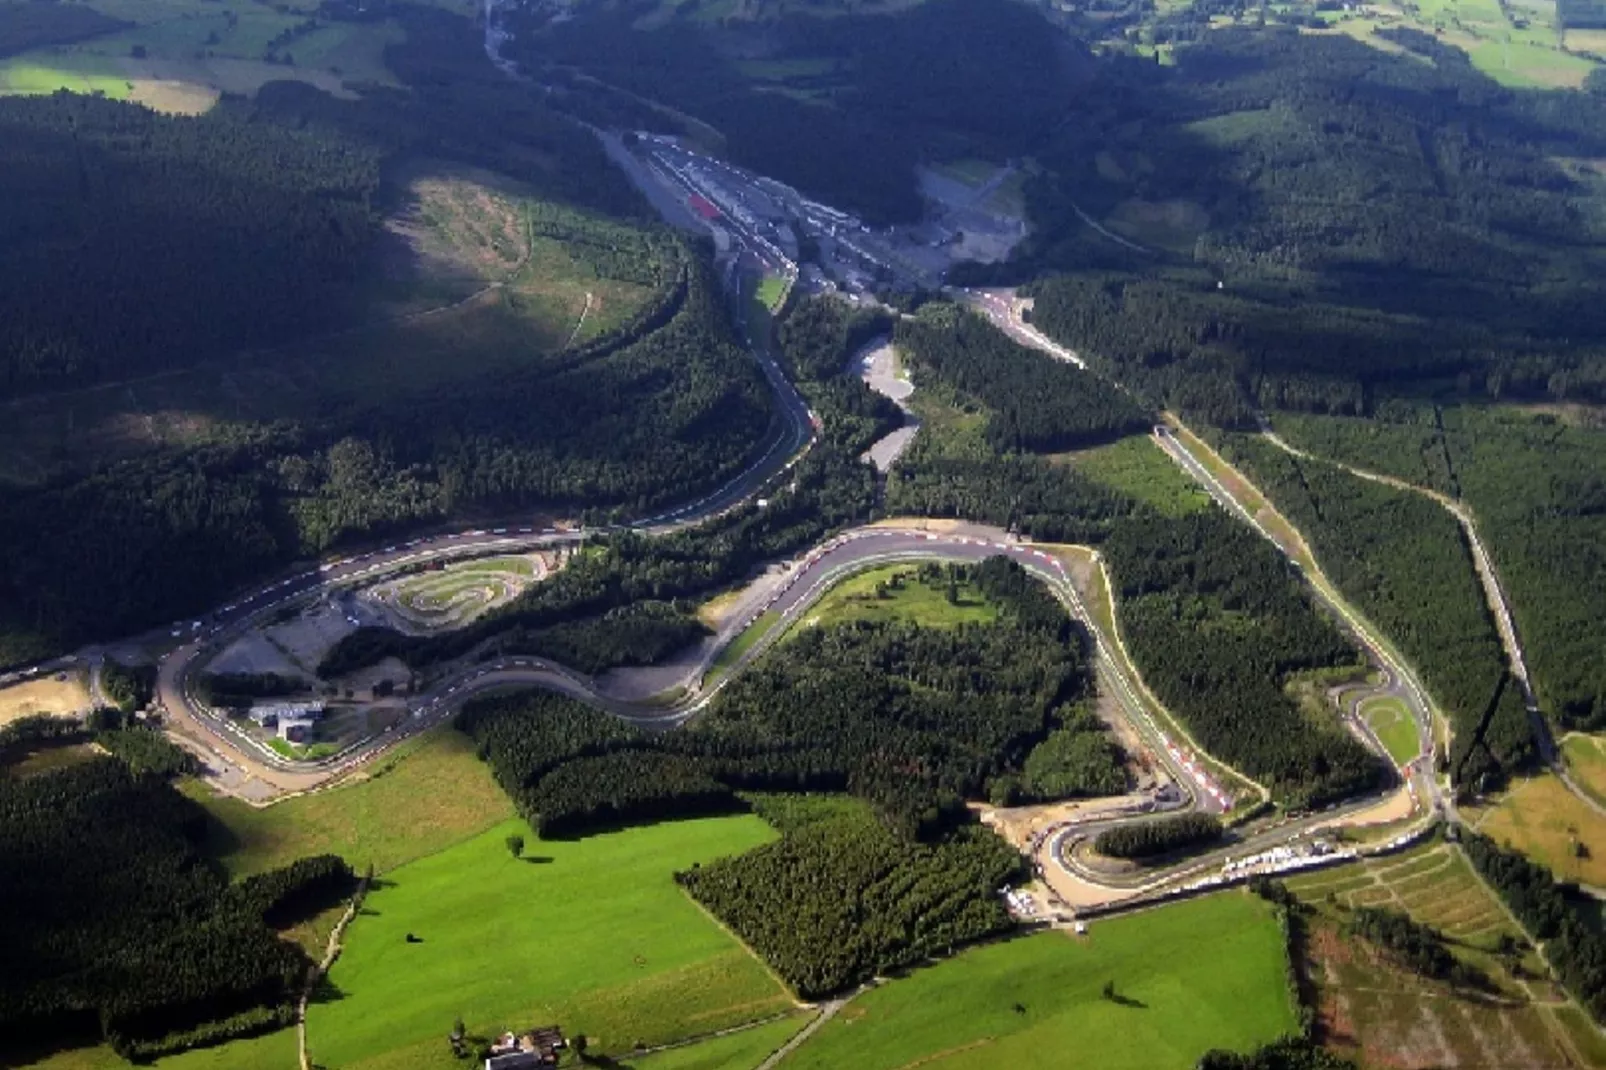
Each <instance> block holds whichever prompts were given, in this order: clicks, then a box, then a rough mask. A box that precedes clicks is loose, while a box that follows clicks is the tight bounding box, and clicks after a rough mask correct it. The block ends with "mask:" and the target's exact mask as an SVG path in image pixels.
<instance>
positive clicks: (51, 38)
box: [0, 3, 129, 56]
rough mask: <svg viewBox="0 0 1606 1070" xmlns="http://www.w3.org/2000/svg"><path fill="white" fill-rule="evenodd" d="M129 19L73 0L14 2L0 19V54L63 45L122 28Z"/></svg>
mask: <svg viewBox="0 0 1606 1070" xmlns="http://www.w3.org/2000/svg"><path fill="white" fill-rule="evenodd" d="M128 25H129V23H126V22H124V21H122V20H121V19H114V18H112V17H110V16H109V15H104V14H102V13H101V12H99V11H96V10H95V9H93V8H89V7H81V6H79V5H77V4H48V3H47V4H15V5H12V6H10V7H8V8H7V9H6V17H5V20H4V22H0V56H12V55H16V54H17V53H18V52H29V51H32V50H33V49H36V48H44V47H45V46H47V45H64V44H69V43H71V42H73V41H82V40H83V39H84V38H86V37H98V36H99V35H100V34H103V33H112V32H113V31H116V30H120V29H123V28H124V27H125V26H128Z"/></svg>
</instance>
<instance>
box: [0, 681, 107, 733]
mask: <svg viewBox="0 0 1606 1070" xmlns="http://www.w3.org/2000/svg"><path fill="white" fill-rule="evenodd" d="M87 709H89V689H88V688H87V687H85V686H84V680H83V677H82V676H80V675H79V674H77V673H69V674H68V675H67V679H65V680H57V679H56V678H55V677H47V678H45V679H42V680H29V681H28V682H27V683H21V684H12V685H11V686H10V687H3V688H0V727H4V726H5V725H8V724H10V723H11V722H12V721H18V720H21V719H22V718H24V717H33V716H37V715H38V714H41V713H45V714H51V715H53V716H56V717H66V716H68V715H70V714H75V713H81V712H83V711H84V710H87Z"/></svg>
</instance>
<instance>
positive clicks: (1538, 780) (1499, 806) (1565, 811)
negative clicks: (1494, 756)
mask: <svg viewBox="0 0 1606 1070" xmlns="http://www.w3.org/2000/svg"><path fill="white" fill-rule="evenodd" d="M1466 816H1467V820H1469V821H1471V822H1472V823H1473V827H1475V828H1476V829H1477V830H1478V831H1479V832H1481V833H1483V834H1484V835H1485V836H1488V837H1490V838H1492V839H1493V840H1495V841H1496V842H1497V843H1502V844H1505V845H1507V846H1510V847H1514V848H1516V849H1517V850H1519V851H1521V852H1522V853H1523V854H1525V855H1527V856H1528V857H1529V858H1531V859H1533V860H1534V861H1535V862H1538V863H1539V864H1541V865H1544V866H1548V867H1550V871H1551V872H1552V873H1554V874H1555V875H1556V876H1557V878H1559V879H1561V880H1569V881H1579V882H1581V883H1583V884H1589V885H1594V886H1595V887H1601V886H1602V885H1606V817H1602V816H1601V815H1600V814H1599V813H1597V812H1596V811H1595V810H1594V809H1593V808H1591V807H1590V806H1589V805H1588V804H1587V803H1585V802H1584V801H1582V800H1581V799H1579V798H1578V797H1577V796H1575V795H1574V794H1573V793H1572V792H1570V791H1568V790H1567V787H1566V785H1564V784H1563V783H1562V782H1561V781H1560V780H1559V779H1558V778H1557V777H1556V776H1555V774H1553V773H1544V774H1542V775H1540V776H1535V777H1526V778H1524V779H1521V780H1514V781H1512V784H1511V788H1510V789H1509V790H1508V791H1506V792H1505V794H1504V795H1502V796H1501V797H1500V798H1499V800H1498V801H1496V802H1495V803H1494V804H1493V805H1492V806H1489V807H1488V808H1486V809H1484V810H1483V811H1482V812H1481V813H1476V814H1474V813H1472V812H1469V813H1468V814H1467V815H1466Z"/></svg>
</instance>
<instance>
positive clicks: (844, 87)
mask: <svg viewBox="0 0 1606 1070" xmlns="http://www.w3.org/2000/svg"><path fill="white" fill-rule="evenodd" d="M642 14H643V12H642V10H640V9H639V8H636V7H635V6H633V5H630V4H623V5H617V6H615V5H592V6H590V7H589V8H587V9H584V10H582V11H580V12H579V14H578V17H576V18H573V19H568V20H552V21H550V22H549V21H548V18H547V13H545V12H542V11H539V10H536V9H530V10H529V11H527V12H524V13H522V14H521V15H517V16H515V17H514V18H513V19H512V20H511V22H510V25H511V27H512V29H513V30H514V33H515V39H514V41H513V43H512V44H511V45H510V47H509V49H508V53H507V54H508V55H509V56H510V57H511V58H514V59H516V60H518V61H519V62H520V63H521V64H522V65H523V66H524V67H525V69H526V70H528V71H530V72H531V73H532V74H533V75H534V76H535V77H537V78H540V79H541V80H543V81H547V82H549V83H551V84H560V85H563V86H564V87H565V89H567V90H568V95H569V97H571V98H572V97H576V96H578V97H579V98H580V99H579V100H567V101H566V104H565V106H567V107H570V108H574V109H578V110H582V111H584V112H585V113H586V114H588V115H589V116H590V117H592V118H593V119H607V120H611V122H612V123H613V124H616V125H626V124H628V125H632V126H651V127H659V128H664V129H666V130H668V131H669V132H675V130H674V127H675V124H674V123H673V122H672V121H671V120H669V119H667V118H666V117H665V116H664V115H662V114H658V113H654V112H652V111H648V110H646V109H642V108H641V107H640V105H639V104H634V103H633V100H632V98H634V97H636V96H639V97H645V98H648V99H650V100H653V101H658V102H661V103H664V104H668V105H671V106H673V107H674V108H676V109H679V110H680V111H682V112H685V113H689V114H690V115H692V116H695V117H696V118H697V119H699V120H701V121H702V122H704V123H707V124H710V125H711V126H712V127H713V128H714V129H716V130H717V131H718V134H719V136H720V137H721V139H722V140H723V144H724V149H725V151H726V152H727V153H728V154H729V156H730V157H731V159H732V160H733V161H735V162H737V163H739V164H742V165H744V166H746V167H750V168H752V169H753V170H756V171H758V172H760V173H762V174H768V175H770V176H772V177H774V178H777V179H780V180H781V181H784V182H787V183H789V184H792V185H795V186H797V187H798V188H799V189H802V190H804V191H805V192H807V193H809V194H810V195H812V196H814V197H817V198H819V199H821V200H824V201H826V202H827V203H833V204H838V205H840V206H841V207H844V208H851V209H855V210H858V211H860V212H862V213H863V214H864V215H865V216H866V218H869V219H872V220H876V221H881V222H892V221H895V220H896V221H910V220H914V219H918V218H919V216H920V211H921V201H920V198H919V194H918V192H917V190H916V186H915V175H914V167H915V164H916V163H917V162H919V161H921V160H922V159H926V158H930V157H932V156H935V155H940V156H943V157H944V158H950V157H955V156H966V155H979V156H984V157H992V158H997V159H1003V158H1006V157H1010V156H1016V155H1023V154H1025V153H1026V152H1027V151H1029V150H1030V149H1031V147H1032V146H1033V145H1034V144H1035V143H1036V142H1037V140H1038V138H1039V137H1040V136H1041V135H1042V133H1044V132H1045V131H1046V130H1048V129H1049V128H1050V127H1051V126H1052V124H1053V123H1054V122H1056V121H1057V120H1058V118H1059V117H1060V115H1061V113H1062V112H1063V110H1064V107H1065V103H1066V100H1067V93H1069V92H1070V91H1071V86H1072V84H1073V82H1074V77H1075V74H1076V72H1077V71H1078V70H1079V68H1080V67H1081V65H1082V64H1084V63H1085V62H1086V53H1085V49H1083V48H1081V47H1080V46H1078V45H1076V44H1074V43H1073V42H1071V41H1069V40H1068V39H1064V38H1062V37H1060V36H1058V35H1057V34H1056V33H1055V32H1054V31H1053V30H1052V28H1051V27H1050V25H1049V24H1048V22H1047V21H1046V20H1045V19H1044V17H1043V15H1042V14H1041V13H1040V12H1038V11H1035V10H1033V9H1032V8H1030V7H1029V6H1027V5H1025V4H1006V5H999V4H995V3H990V2H987V0H929V2H927V3H923V4H919V5H915V6H912V7H910V8H908V9H906V10H903V11H900V12H898V13H896V14H891V15H860V14H841V15H837V16H834V17H832V18H827V19H821V18H813V17H810V16H808V15H806V14H799V15H795V16H784V17H782V18H780V19H778V20H776V21H774V22H772V23H770V24H768V25H766V26H765V27H764V29H763V31H762V32H761V33H755V32H753V31H752V30H751V29H748V28H745V27H732V28H731V29H730V30H729V31H726V30H723V29H721V28H720V27H718V26H713V25H701V24H698V23H696V22H693V21H690V20H682V19H675V20H672V21H670V22H669V23H667V24H665V25H662V26H659V27H657V28H654V29H651V30H643V29H637V28H635V25H634V23H635V22H636V20H637V19H638V17H640V16H641V15H642ZM737 57H743V58H747V59H748V61H749V62H748V63H743V62H741V60H740V59H738V58H737ZM754 62H757V63H758V64H759V65H779V66H780V67H781V68H787V67H791V68H794V69H798V70H801V71H805V72H807V73H801V74H797V75H792V76H789V77H788V78H787V79H786V80H785V82H784V85H777V84H774V83H770V82H767V81H766V80H765V79H764V78H762V77H758V76H755V75H754V74H753V73H752V71H753V63H754ZM582 76H583V77H582ZM599 83H600V85H599ZM605 87H611V89H612V90H614V91H609V88H605ZM777 89H780V90H781V91H777ZM626 94H628V95H629V96H628V97H627V95H626ZM599 111H603V112H604V113H603V114H599V113H598V112H599ZM849 145H851V146H853V151H851V152H845V151H843V147H844V146H849Z"/></svg>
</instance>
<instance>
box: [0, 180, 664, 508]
mask: <svg viewBox="0 0 1606 1070" xmlns="http://www.w3.org/2000/svg"><path fill="white" fill-rule="evenodd" d="M410 189H411V191H412V196H411V198H410V204H409V207H408V208H407V209H406V210H405V211H404V212H402V213H401V214H399V215H398V216H397V217H395V218H394V219H392V220H391V221H390V224H389V227H388V229H389V230H390V231H391V238H392V240H391V241H390V242H389V243H388V245H389V248H388V249H387V250H386V251H385V252H384V253H382V254H381V256H382V257H383V258H384V261H385V265H386V274H387V278H386V280H385V281H384V282H383V283H382V284H380V285H378V286H376V287H375V292H374V293H373V295H372V300H371V301H370V306H371V307H370V308H369V309H368V310H367V312H366V313H365V320H364V322H363V323H361V324H360V325H358V326H356V327H353V328H351V329H348V330H345V331H341V332H338V333H336V334H332V335H325V336H323V337H319V338H313V339H308V340H307V341H305V342H302V343H298V344H293V345H288V346H284V347H281V348H280V349H277V350H272V351H266V352H256V353H248V354H238V355H236V356H234V357H226V358H224V359H220V360H217V361H214V362H211V363H208V364H205V365H201V366H197V367H194V368H190V369H180V370H178V371H175V372H171V373H167V374H163V375H158V376H152V377H150V378H147V379H143V380H138V381H134V382H129V383H121V384H112V385H102V386H98V387H91V388H87V389H82V390H73V391H67V392H63V393H59V394H54V395H48V396H43V397H33V398H29V399H28V400H27V403H26V404H22V403H15V404H11V405H6V406H0V480H8V481H11V482H15V483H20V484H29V483H33V482H35V481H37V480H38V479H40V478H41V477H42V476H43V475H44V474H45V473H47V472H48V471H49V470H50V468H51V465H52V464H53V463H57V462H60V463H65V464H67V465H69V466H72V467H89V466H92V465H94V464H96V463H100V462H102V461H107V460H115V459H118V458H122V457H126V456H130V455H135V454H139V453H142V452H145V451H148V450H151V449H155V448H160V447H172V446H187V445H195V444H199V443H201V442H205V441H207V440H208V439H209V438H211V437H213V436H214V435H216V434H217V433H219V432H220V430H225V429H227V427H228V426H229V425H231V424H237V423H240V422H251V421H272V420H277V419H286V420H295V419H298V418H302V417H306V416H308V415H314V416H318V417H325V418H327V417H333V416H335V415H338V414H339V413H341V412H343V411H347V410H359V409H360V410H368V409H371V408H374V407H384V406H386V405H395V404H399V403H404V402H406V401H408V400H410V399H413V398H417V397H420V396H425V395H429V394H438V393H440V392H442V391H445V390H448V389H450V387H451V386H452V385H453V384H456V383H459V382H464V381H480V380H484V379H485V378H487V377H491V376H494V375H495V374H497V373H507V372H513V371H518V370H522V369H527V368H529V367H530V366H531V365H532V364H534V363H539V362H540V360H541V359H542V358H543V357H544V356H546V355H549V354H553V353H556V352H558V351H560V350H562V349H563V348H564V347H565V346H566V345H569V344H571V342H573V343H579V342H583V341H585V340H586V339H587V338H589V337H592V336H593V335H594V334H595V333H596V332H600V331H605V330H607V329H608V328H610V327H612V326H614V325H616V324H619V323H622V322H624V321H626V320H628V319H629V318H630V317H632V316H633V315H634V314H635V313H636V312H637V311H638V310H639V309H640V308H641V307H642V306H643V304H644V303H645V302H646V301H647V300H648V299H649V298H650V297H651V289H650V288H649V287H647V286H643V285H639V284H637V283H635V282H630V281H626V280H623V279H616V278H611V277H607V276H606V275H605V274H604V273H602V272H601V271H599V269H598V267H597V266H596V265H594V264H593V263H591V262H589V261H588V260H587V259H585V256H584V254H583V253H581V252H579V251H578V248H579V247H578V246H576V247H575V248H571V247H570V246H569V245H568V244H566V243H564V242H562V241H558V240H555V239H552V238H545V237H542V238H535V239H533V240H531V239H530V238H529V234H528V221H527V213H528V212H529V211H531V210H533V209H534V208H535V207H536V206H537V205H538V204H539V203H540V202H537V201H533V200H530V199H528V198H526V197H525V196H524V195H523V194H522V193H521V192H520V191H519V189H518V187H516V186H515V185H514V184H513V183H512V182H511V181H510V180H506V179H502V178H501V177H500V176H495V175H489V174H486V173H484V172H473V171H466V170H464V169H460V168H443V167H431V166H429V165H421V166H420V168H419V170H418V172H417V173H416V174H415V175H413V176H412V181H411V183H410ZM576 225H577V226H579V227H582V228H583V227H585V226H587V225H589V224H588V223H585V222H581V223H578V224H576ZM609 226H610V227H612V225H611V224H610V225H609ZM614 229H615V230H616V229H618V228H614ZM609 233H610V235H612V234H613V233H614V230H610V231H609ZM645 240H646V239H645V238H644V237H643V238H642V241H643V244H642V245H641V247H640V248H639V249H638V250H635V251H636V252H639V255H640V257H641V258H643V259H644V260H645V259H648V258H652V257H655V256H656V255H657V254H656V253H654V252H653V251H651V249H650V248H649V247H648V246H647V245H646V244H645ZM518 243H522V244H518ZM627 252H628V251H621V255H627Z"/></svg>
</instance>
